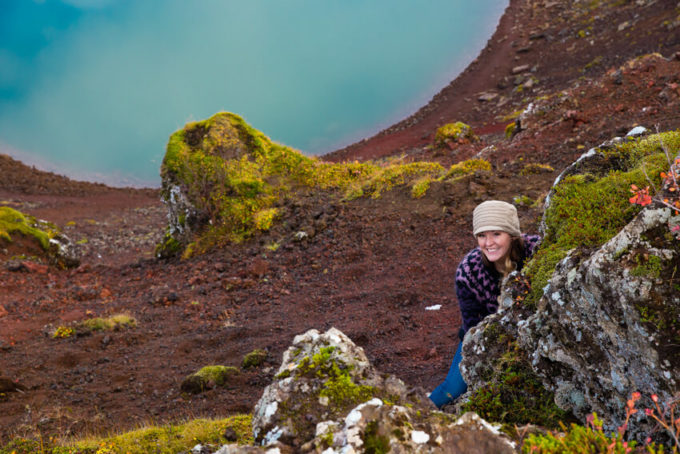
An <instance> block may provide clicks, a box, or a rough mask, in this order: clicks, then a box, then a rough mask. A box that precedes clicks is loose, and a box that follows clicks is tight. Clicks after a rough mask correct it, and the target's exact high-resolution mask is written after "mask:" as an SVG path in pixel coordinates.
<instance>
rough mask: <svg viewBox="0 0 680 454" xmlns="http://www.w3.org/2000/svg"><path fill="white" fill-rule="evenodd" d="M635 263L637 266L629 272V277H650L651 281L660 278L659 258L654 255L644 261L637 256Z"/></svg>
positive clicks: (660, 266) (660, 263) (661, 266)
mask: <svg viewBox="0 0 680 454" xmlns="http://www.w3.org/2000/svg"><path fill="white" fill-rule="evenodd" d="M636 261H637V263H638V265H637V266H636V267H635V268H633V269H632V270H631V271H630V274H631V276H639V277H650V278H652V279H658V278H659V277H660V276H661V271H662V270H663V263H662V262H661V258H659V257H657V256H656V255H650V256H648V257H647V258H646V259H645V258H644V257H640V256H637V257H636Z"/></svg>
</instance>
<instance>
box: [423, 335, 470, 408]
mask: <svg viewBox="0 0 680 454" xmlns="http://www.w3.org/2000/svg"><path fill="white" fill-rule="evenodd" d="M462 349H463V341H460V342H459V343H458V348H457V349H456V354H455V355H453V362H452V363H451V368H450V369H449V373H448V374H446V378H445V379H444V382H443V383H442V384H441V385H439V386H437V387H436V388H435V389H434V391H432V393H431V394H430V399H431V400H432V402H434V404H435V405H436V406H437V408H441V407H442V406H444V405H445V404H448V403H449V402H451V401H453V400H455V399H457V398H458V397H460V396H461V395H462V394H464V393H465V391H467V384H465V381H464V380H463V376H462V375H461V374H460V367H459V366H460V360H461V359H463V352H462Z"/></svg>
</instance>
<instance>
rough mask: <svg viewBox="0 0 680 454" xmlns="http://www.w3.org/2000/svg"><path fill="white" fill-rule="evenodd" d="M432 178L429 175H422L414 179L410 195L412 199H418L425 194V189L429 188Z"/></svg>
mask: <svg viewBox="0 0 680 454" xmlns="http://www.w3.org/2000/svg"><path fill="white" fill-rule="evenodd" d="M431 183H432V179H431V178H430V177H424V178H421V179H420V180H418V181H416V182H415V183H414V184H413V187H412V188H411V197H413V198H414V199H419V198H421V197H422V196H424V195H425V193H426V192H427V190H428V189H429V188H430V184H431Z"/></svg>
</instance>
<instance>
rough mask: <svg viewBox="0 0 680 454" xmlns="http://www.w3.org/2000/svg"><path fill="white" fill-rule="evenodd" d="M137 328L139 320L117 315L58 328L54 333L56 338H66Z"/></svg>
mask: <svg viewBox="0 0 680 454" xmlns="http://www.w3.org/2000/svg"><path fill="white" fill-rule="evenodd" d="M135 326H137V320H135V319H134V318H133V317H131V316H129V315H127V314H116V315H112V316H110V317H107V318H101V317H95V318H89V319H86V320H83V321H81V322H78V323H75V324H72V325H69V326H58V327H57V328H56V329H55V330H54V331H53V332H52V337H54V338H66V337H71V336H74V335H79V336H84V335H87V334H91V333H93V332H96V331H118V330H121V329H126V328H134V327H135Z"/></svg>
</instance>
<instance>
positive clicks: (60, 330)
mask: <svg viewBox="0 0 680 454" xmlns="http://www.w3.org/2000/svg"><path fill="white" fill-rule="evenodd" d="M75 333H76V330H75V329H73V328H72V327H70V326H59V327H57V329H56V330H54V333H52V337H53V338H55V339H65V338H67V337H71V336H73V335H74V334H75Z"/></svg>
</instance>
